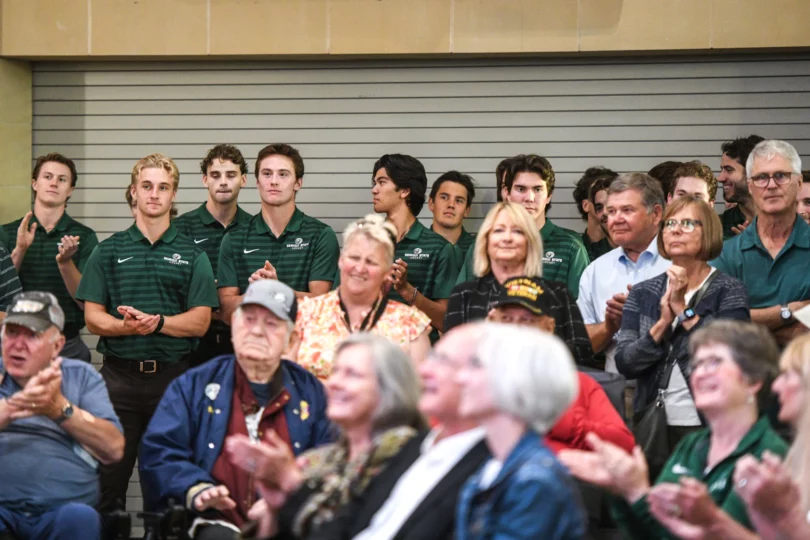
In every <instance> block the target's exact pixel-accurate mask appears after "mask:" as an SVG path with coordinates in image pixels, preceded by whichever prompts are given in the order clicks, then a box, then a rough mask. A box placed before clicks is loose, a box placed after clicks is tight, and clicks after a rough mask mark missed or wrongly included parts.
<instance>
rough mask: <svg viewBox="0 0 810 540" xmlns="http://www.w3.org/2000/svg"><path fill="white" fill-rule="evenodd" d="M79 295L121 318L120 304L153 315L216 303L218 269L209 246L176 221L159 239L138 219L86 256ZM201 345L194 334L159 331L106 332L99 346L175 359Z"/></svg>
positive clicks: (137, 356)
mask: <svg viewBox="0 0 810 540" xmlns="http://www.w3.org/2000/svg"><path fill="white" fill-rule="evenodd" d="M76 296H77V298H79V299H81V300H85V301H88V302H95V303H97V304H101V305H103V306H104V307H105V308H106V310H107V313H109V314H110V315H112V316H113V317H116V318H118V319H123V318H124V317H123V315H121V314H120V313H118V306H132V307H134V308H135V309H138V310H140V311H143V312H144V313H148V314H150V315H157V314H160V315H164V316H171V315H179V314H181V313H185V312H187V311H189V310H190V309H191V308H194V307H199V306H209V307H212V308H216V307H217V306H218V305H219V303H218V301H217V291H216V288H215V286H214V272H213V271H212V270H211V263H210V262H208V257H207V256H206V254H205V252H204V251H203V250H202V249H201V248H200V247H199V246H197V245H196V244H194V241H193V240H191V239H190V238H187V237H186V236H184V235H182V234H178V233H177V229H176V228H175V227H174V225H170V226H169V228H168V229H167V230H166V232H165V233H163V236H161V237H160V238H159V239H158V240H157V241H156V242H155V243H154V244H150V243H149V240H148V239H147V238H145V237H144V235H143V233H141V231H140V229H138V227H137V225H135V224H133V225H132V226H131V227H130V228H129V229H126V230H124V231H121V232H117V233H115V234H114V235H112V236H111V237H109V238H107V239H106V240H104V241H103V242H101V243H100V244H99V245H98V247H97V248H96V249H95V251H93V254H92V255H91V256H90V260H89V261H87V266H86V268H85V271H84V274H83V275H82V282H81V284H79V291H78V293H77V294H76ZM196 346H197V339H195V338H178V337H172V336H168V335H166V334H162V333H160V332H158V333H154V334H149V335H147V336H115V337H102V338H100V339H99V342H98V350H99V352H101V353H103V354H106V355H111V356H118V357H121V358H128V359H130V360H158V361H160V362H166V363H173V362H177V361H178V360H180V359H181V358H182V357H183V356H185V355H186V354H188V353H190V352H191V351H192V350H194V348H195V347H196Z"/></svg>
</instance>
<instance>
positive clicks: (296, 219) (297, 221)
mask: <svg viewBox="0 0 810 540" xmlns="http://www.w3.org/2000/svg"><path fill="white" fill-rule="evenodd" d="M253 217H254V218H255V219H256V223H255V224H254V226H253V227H254V229H255V230H256V232H257V233H259V234H270V235H272V234H273V231H271V230H270V227H269V226H268V225H267V223H265V221H264V216H262V211H261V210H259V213H258V214H256V215H255V216H253ZM303 222H304V213H303V212H302V211H301V210H299V209H298V207H297V206H296V207H295V211H294V212H293V215H292V217H291V218H290V221H289V223H287V226H286V227H284V230H283V231H282V233H281V235H280V236H279V237H278V238H281V237H282V236H284V235H285V234H287V233H288V232H289V233H294V232H298V231H299V230H301V223H303Z"/></svg>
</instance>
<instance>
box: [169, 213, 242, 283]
mask: <svg viewBox="0 0 810 540" xmlns="http://www.w3.org/2000/svg"><path fill="white" fill-rule="evenodd" d="M205 205H206V203H202V204H201V205H200V206H198V207H197V208H195V209H194V210H192V211H190V212H186V213H185V214H183V215H182V216H180V217H178V218H176V219H175V220H174V221H172V223H173V224H174V226H175V227H177V232H179V233H180V234H184V235H186V236H187V237H189V238H191V239H192V240H193V241H194V243H195V244H196V245H197V246H198V247H200V248H201V249H202V250H203V251H204V252H205V254H206V255H208V261H209V262H210V263H211V268H213V269H214V275H215V276H216V275H217V263H218V262H219V246H220V244H222V238H223V237H224V236H225V233H228V232H230V231H232V230H233V229H235V228H236V227H238V226H239V225H241V224H243V223H245V222H247V221H249V220H250V218H251V215H250V214H248V213H247V212H245V211H244V210H242V209H241V208H240V207H238V206H237V207H236V215H235V216H234V217H233V220H232V221H231V222H230V223H228V227H227V228H226V227H223V226H222V223H220V222H219V221H217V220H216V219H215V218H214V216H212V215H211V212H209V211H208V208H206V207H205Z"/></svg>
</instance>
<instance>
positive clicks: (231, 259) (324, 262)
mask: <svg viewBox="0 0 810 540" xmlns="http://www.w3.org/2000/svg"><path fill="white" fill-rule="evenodd" d="M339 255H340V247H339V246H338V241H337V236H335V231H333V230H332V228H331V227H330V226H329V225H327V224H326V223H323V222H321V221H318V220H317V219H315V218H313V217H310V216H308V215H306V214H304V213H303V212H302V211H301V210H299V209H298V208H296V209H295V211H294V212H293V215H292V217H291V218H290V222H289V223H287V226H286V227H285V228H284V232H282V233H281V236H278V237H276V235H275V234H273V231H271V230H270V227H268V225H267V223H265V221H264V217H262V213H261V212H259V213H258V214H256V215H255V216H253V217H252V218H250V220H248V221H247V222H246V223H244V224H243V225H242V226H240V227H237V228H236V229H234V230H233V231H231V232H229V233H228V234H226V235H225V237H224V238H223V239H222V246H221V248H220V253H219V266H218V268H217V287H218V288H222V287H239V294H244V293H245V291H246V290H247V286H248V279H249V278H250V276H251V275H252V274H253V272H255V271H256V270H258V269H259V268H263V267H264V261H270V264H272V265H273V267H274V268H275V269H276V273H277V274H278V279H279V281H283V282H284V283H286V284H287V285H289V286H290V287H292V289H293V290H296V291H300V292H309V283H310V282H311V281H332V280H333V279H334V278H335V272H336V271H337V261H338V256H339Z"/></svg>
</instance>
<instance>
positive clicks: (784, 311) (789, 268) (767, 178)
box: [712, 140, 810, 345]
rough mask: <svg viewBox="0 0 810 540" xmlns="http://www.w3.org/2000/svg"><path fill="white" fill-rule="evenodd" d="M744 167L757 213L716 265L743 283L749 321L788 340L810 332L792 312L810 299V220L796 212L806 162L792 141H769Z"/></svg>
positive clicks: (728, 244) (782, 340) (726, 246)
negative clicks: (803, 162) (746, 291)
mask: <svg viewBox="0 0 810 540" xmlns="http://www.w3.org/2000/svg"><path fill="white" fill-rule="evenodd" d="M746 171H747V173H748V187H749V189H750V191H751V195H752V196H753V198H754V203H755V204H756V207H757V217H756V218H754V221H753V222H752V223H751V225H750V226H749V227H748V228H746V229H745V231H744V232H743V233H741V234H739V235H737V236H736V237H734V238H732V239H731V240H729V241H728V242H726V243H725V244H724V246H723V252H722V253H721V254H720V257H718V258H717V259H715V260H714V261H712V265H713V266H715V267H716V268H717V269H718V270H720V271H722V272H725V273H727V274H729V275H730V276H732V277H735V278H737V279H739V280H740V281H742V282H743V283H744V284H745V286H746V288H747V289H748V297H749V299H750V303H751V320H753V321H754V322H756V323H759V324H762V325H764V326H766V327H767V328H768V329H770V330H771V332H773V335H774V337H776V341H777V343H779V344H781V345H784V344H787V343H788V342H789V341H790V340H791V339H793V338H794V337H796V336H798V335H800V334H803V333H805V332H807V327H805V326H804V325H803V324H801V323H800V322H798V321H797V320H796V319H795V318H794V317H793V312H795V311H797V310H798V309H801V308H802V307H804V306H806V305H808V304H810V273H808V272H807V261H808V260H810V225H808V224H807V223H805V222H804V220H803V219H801V218H800V217H799V216H798V214H797V213H796V200H797V195H798V193H799V190H800V189H801V185H802V163H801V159H800V158H799V154H798V153H796V149H795V148H793V146H791V145H790V144H788V143H786V142H784V141H773V140H767V141H762V142H761V143H759V144H758V145H756V147H754V149H753V150H752V151H751V154H749V156H748V162H747V163H746Z"/></svg>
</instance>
